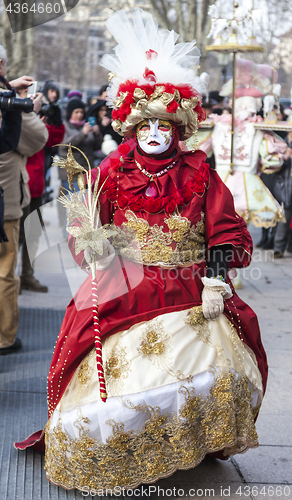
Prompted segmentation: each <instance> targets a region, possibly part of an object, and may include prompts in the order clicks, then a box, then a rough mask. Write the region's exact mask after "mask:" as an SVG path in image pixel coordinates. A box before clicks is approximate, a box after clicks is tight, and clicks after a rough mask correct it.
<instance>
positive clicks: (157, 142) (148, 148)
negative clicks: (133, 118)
mask: <svg viewBox="0 0 292 500" xmlns="http://www.w3.org/2000/svg"><path fill="white" fill-rule="evenodd" d="M136 134H137V140H138V144H139V146H140V148H141V149H142V150H143V151H144V152H145V153H147V154H154V155H159V154H161V153H164V152H165V151H167V150H168V148H169V147H170V145H171V138H172V134H173V128H172V125H171V123H170V122H169V121H166V120H158V119H156V118H151V119H149V120H143V121H142V122H141V123H139V125H138V126H137V132H136Z"/></svg>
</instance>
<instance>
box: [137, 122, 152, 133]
mask: <svg viewBox="0 0 292 500" xmlns="http://www.w3.org/2000/svg"><path fill="white" fill-rule="evenodd" d="M147 130H150V125H146V124H145V125H142V127H140V128H139V132H140V131H141V132H146V131H147Z"/></svg>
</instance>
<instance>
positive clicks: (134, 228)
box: [113, 210, 205, 268]
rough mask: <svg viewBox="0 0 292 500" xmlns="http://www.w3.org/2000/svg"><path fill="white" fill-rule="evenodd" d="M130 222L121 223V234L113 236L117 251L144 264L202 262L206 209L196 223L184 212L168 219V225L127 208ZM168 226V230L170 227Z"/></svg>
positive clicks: (178, 264) (172, 264)
mask: <svg viewBox="0 0 292 500" xmlns="http://www.w3.org/2000/svg"><path fill="white" fill-rule="evenodd" d="M125 216H126V219H127V222H124V223H123V225H122V227H121V228H119V227H117V228H116V229H117V231H118V235H117V236H115V237H114V238H113V246H114V247H115V249H116V251H117V253H119V254H120V255H122V256H124V257H126V258H128V259H130V260H133V261H134V262H139V263H143V264H144V265H151V266H162V267H169V268H172V267H177V266H191V265H192V264H194V263H195V262H201V261H202V260H203V259H204V254H205V237H204V233H205V226H204V213H203V212H201V219H200V220H199V221H198V222H197V223H196V224H195V225H193V226H192V225H191V222H190V221H189V220H188V219H187V218H186V217H182V216H181V215H172V216H171V217H166V218H165V219H164V223H165V226H166V227H165V226H164V225H162V226H159V225H158V224H154V225H153V226H150V225H149V223H148V221H146V220H144V219H142V218H138V217H137V216H136V215H135V214H134V212H132V211H130V210H127V211H126V213H125ZM166 228H167V229H168V231H167V230H166Z"/></svg>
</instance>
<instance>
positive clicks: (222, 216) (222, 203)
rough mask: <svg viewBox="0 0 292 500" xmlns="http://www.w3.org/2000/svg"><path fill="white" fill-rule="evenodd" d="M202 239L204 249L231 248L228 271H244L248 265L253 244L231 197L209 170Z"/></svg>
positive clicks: (222, 183) (214, 174) (213, 172)
mask: <svg viewBox="0 0 292 500" xmlns="http://www.w3.org/2000/svg"><path fill="white" fill-rule="evenodd" d="M205 217H206V218H205V238H206V244H207V249H208V250H210V248H212V247H214V246H220V245H225V244H231V245H232V252H230V255H229V256H228V261H229V268H231V267H238V268H240V267H247V266H248V265H249V264H250V262H251V255H252V250H253V243H252V239H251V236H250V234H249V232H248V230H247V226H246V223H245V221H244V219H243V218H242V217H240V215H238V214H237V213H236V211H235V208H234V202H233V197H232V194H231V192H230V191H229V189H228V188H227V187H226V186H225V184H224V182H222V180H221V179H220V177H219V175H218V174H217V172H216V171H214V170H210V184H209V188H208V189H207V191H206V200H205Z"/></svg>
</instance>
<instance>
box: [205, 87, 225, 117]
mask: <svg viewBox="0 0 292 500" xmlns="http://www.w3.org/2000/svg"><path fill="white" fill-rule="evenodd" d="M209 99H211V100H212V101H213V102H214V101H215V103H214V104H213V107H212V113H215V114H216V115H222V111H223V108H224V106H225V103H224V97H223V96H221V95H219V91H218V90H211V92H210V93H209Z"/></svg>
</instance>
